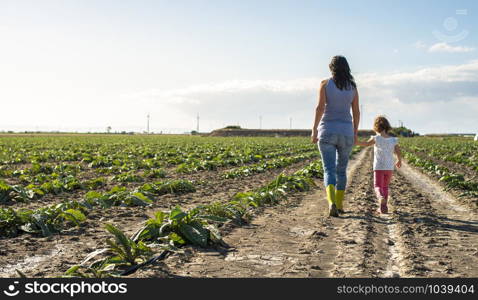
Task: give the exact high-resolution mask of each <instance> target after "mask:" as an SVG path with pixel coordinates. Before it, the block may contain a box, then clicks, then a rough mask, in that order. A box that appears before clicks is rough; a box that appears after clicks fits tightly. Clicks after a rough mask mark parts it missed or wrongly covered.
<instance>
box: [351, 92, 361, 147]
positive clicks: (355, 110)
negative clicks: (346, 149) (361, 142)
mask: <svg viewBox="0 0 478 300" xmlns="http://www.w3.org/2000/svg"><path fill="white" fill-rule="evenodd" d="M352 116H353V122H354V139H355V143H357V142H358V128H359V124H360V109H359V94H358V90H357V89H355V97H354V99H353V100H352Z"/></svg>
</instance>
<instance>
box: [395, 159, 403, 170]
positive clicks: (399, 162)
mask: <svg viewBox="0 0 478 300" xmlns="http://www.w3.org/2000/svg"><path fill="white" fill-rule="evenodd" d="M395 166H396V167H397V168H399V169H400V167H401V166H402V161H401V160H399V161H397V163H396V164H395Z"/></svg>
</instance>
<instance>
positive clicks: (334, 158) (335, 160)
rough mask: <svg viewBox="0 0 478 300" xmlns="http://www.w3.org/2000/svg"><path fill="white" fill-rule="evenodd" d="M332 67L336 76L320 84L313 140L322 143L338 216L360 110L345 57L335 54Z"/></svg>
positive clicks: (328, 184) (331, 206)
mask: <svg viewBox="0 0 478 300" xmlns="http://www.w3.org/2000/svg"><path fill="white" fill-rule="evenodd" d="M329 68H330V72H331V73H332V77H331V78H329V79H327V80H324V81H322V82H321V84H320V91H319V103H318V105H317V108H316V109H315V119H314V126H313V128H312V143H314V144H315V143H317V142H319V149H320V154H321V155H322V164H323V167H324V184H325V190H326V192H327V201H328V203H329V216H333V217H338V216H339V213H344V210H343V199H344V193H345V186H346V184H347V164H348V161H349V156H350V152H351V151H352V147H353V145H354V143H355V141H356V140H357V132H358V125H359V121H360V111H359V96H358V92H357V85H356V84H355V81H354V77H353V76H352V74H351V73H350V67H349V64H348V63H347V60H346V59H345V57H343V56H334V57H332V61H331V62H330V64H329ZM350 108H352V114H353V118H352V115H351V114H350ZM317 126H318V127H319V128H318V130H317Z"/></svg>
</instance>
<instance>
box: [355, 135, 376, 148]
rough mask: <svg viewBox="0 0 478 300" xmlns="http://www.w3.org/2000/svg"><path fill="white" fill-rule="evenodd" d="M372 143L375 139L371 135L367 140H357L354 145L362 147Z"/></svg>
mask: <svg viewBox="0 0 478 300" xmlns="http://www.w3.org/2000/svg"><path fill="white" fill-rule="evenodd" d="M374 144H375V140H374V139H373V137H371V138H369V139H368V141H366V142H360V141H359V140H357V141H356V142H355V145H358V146H363V147H368V146H372V145H374Z"/></svg>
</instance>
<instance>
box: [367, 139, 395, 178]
mask: <svg viewBox="0 0 478 300" xmlns="http://www.w3.org/2000/svg"><path fill="white" fill-rule="evenodd" d="M373 139H374V140H375V146H374V147H373V154H374V157H373V169H374V170H394V169H395V159H394V157H393V153H394V150H395V145H396V144H397V143H398V138H396V137H388V138H384V137H382V136H380V135H376V136H373Z"/></svg>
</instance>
